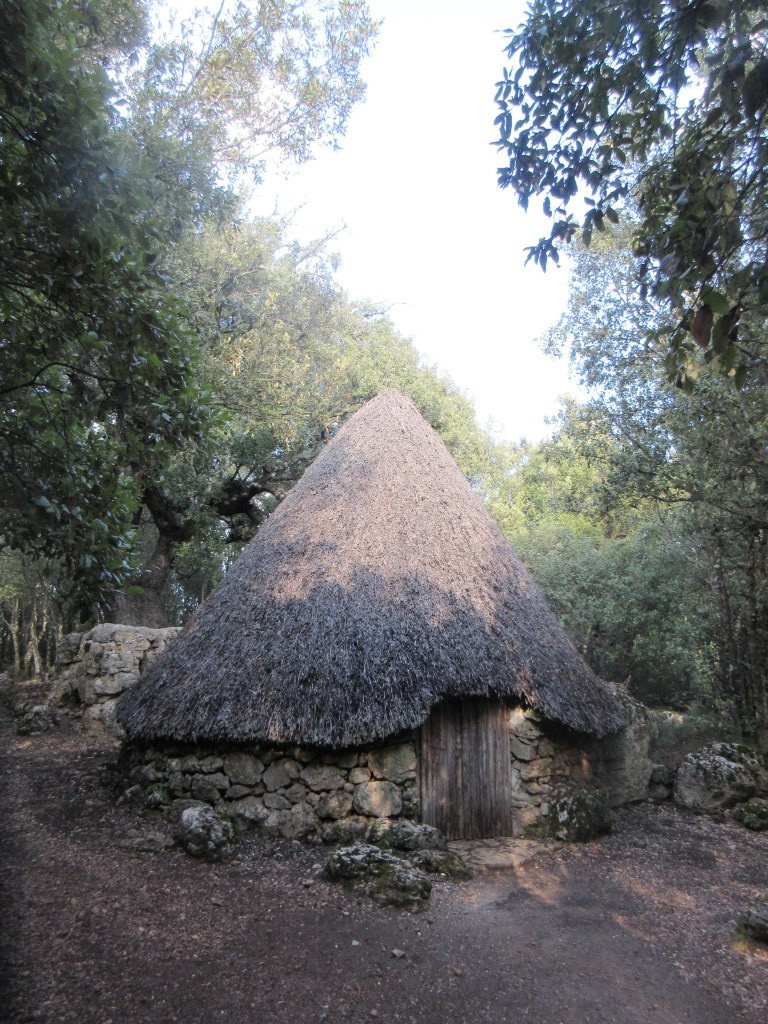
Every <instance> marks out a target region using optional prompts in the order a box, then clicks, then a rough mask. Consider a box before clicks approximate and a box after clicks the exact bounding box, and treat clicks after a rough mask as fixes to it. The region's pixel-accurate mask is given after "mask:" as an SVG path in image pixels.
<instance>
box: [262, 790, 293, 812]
mask: <svg viewBox="0 0 768 1024" xmlns="http://www.w3.org/2000/svg"><path fill="white" fill-rule="evenodd" d="M262 801H263V803H264V806H265V807H267V808H269V810H270V811H289V810H290V809H291V801H290V800H286V798H285V797H284V796H281V794H280V793H265V794H264V796H263V797H262Z"/></svg>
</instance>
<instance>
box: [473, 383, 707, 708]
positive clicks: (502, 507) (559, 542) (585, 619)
mask: <svg viewBox="0 0 768 1024" xmlns="http://www.w3.org/2000/svg"><path fill="white" fill-rule="evenodd" d="M616 449H617V439H616V437H615V436H614V433H613V431H612V429H611V425H610V423H609V422H608V421H607V420H606V417H605V415H604V413H603V411H602V410H601V409H599V408H591V407H589V406H583V405H579V404H577V403H576V402H575V401H573V400H567V401H565V402H564V405H563V408H562V410H561V413H560V415H559V417H558V419H557V423H556V429H555V431H554V433H553V435H552V437H551V438H547V439H545V440H544V441H541V442H537V443H536V444H530V443H522V444H521V445H519V446H515V445H506V446H500V449H499V450H497V451H496V452H495V453H494V455H495V472H494V473H492V474H489V476H488V478H487V481H486V487H487V491H488V494H487V503H488V507H489V510H490V511H491V513H492V514H493V515H494V518H495V519H496V520H497V522H499V525H500V526H501V528H502V530H503V531H504V533H505V534H506V536H507V537H508V538H509V539H510V541H511V542H512V544H513V545H514V546H515V548H516V550H517V551H518V553H519V554H520V556H521V557H522V559H523V561H524V562H525V563H526V565H527V566H528V567H529V569H530V570H531V571H532V573H533V575H534V578H535V579H536V582H537V583H538V585H539V586H540V587H541V588H542V590H543V592H544V594H545V596H546V597H547V600H548V601H549V603H550V605H551V606H552V608H553V610H554V611H555V613H556V615H557V616H558V618H559V620H560V623H561V624H562V626H563V627H564V628H565V630H566V632H567V633H568V635H569V636H570V638H571V639H572V640H573V642H574V643H575V644H576V646H577V647H578V649H579V650H580V651H581V653H582V654H583V656H584V657H585V658H586V659H587V661H588V662H589V664H590V665H591V667H592V668H593V669H594V671H595V672H596V673H597V674H598V675H600V676H602V677H603V678H606V679H614V680H618V681H626V680H629V685H630V689H631V692H632V693H633V694H634V695H635V696H637V697H639V698H640V699H641V700H643V701H645V702H646V703H649V704H653V705H662V706H667V707H668V706H670V705H671V706H674V707H682V706H687V705H688V704H690V703H691V702H692V701H699V702H700V703H706V704H708V705H711V703H712V698H713V697H714V695H715V690H716V687H715V679H714V670H715V666H714V664H713V658H712V657H711V655H710V652H709V647H708V644H709V639H710V637H709V634H708V632H707V627H708V623H707V619H706V616H703V615H702V614H701V609H702V606H705V605H706V604H707V601H708V587H707V579H706V573H705V572H704V570H703V568H702V566H701V564H700V558H699V552H698V550H697V548H696V545H695V544H694V543H692V541H691V539H690V536H689V531H688V530H687V528H686V523H685V519H684V517H683V516H681V515H680V514H678V512H677V511H676V510H673V511H671V512H670V511H667V510H664V509H663V508H661V507H659V506H658V505H657V504H656V503H654V502H651V501H649V500H647V499H640V498H638V497H637V495H636V494H634V493H633V491H632V488H628V489H626V491H624V492H622V493H620V492H619V491H618V489H617V488H616V487H615V486H611V487H610V489H609V488H608V486H607V485H608V471H609V469H610V467H611V465H612V462H613V460H614V458H615V456H616Z"/></svg>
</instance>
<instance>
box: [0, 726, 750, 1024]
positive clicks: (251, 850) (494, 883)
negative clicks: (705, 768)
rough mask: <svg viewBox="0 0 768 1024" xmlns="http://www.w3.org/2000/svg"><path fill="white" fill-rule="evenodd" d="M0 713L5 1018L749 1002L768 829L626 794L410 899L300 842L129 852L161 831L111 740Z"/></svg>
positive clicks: (710, 1016)
mask: <svg viewBox="0 0 768 1024" xmlns="http://www.w3.org/2000/svg"><path fill="white" fill-rule="evenodd" d="M0 733H1V735H0V743H1V746H0V750H2V753H1V754H0V822H2V825H1V826H0V828H2V832H3V837H2V838H3V841H2V845H1V846H0V895H1V896H2V898H3V904H2V906H3V908H4V910H3V914H2V921H3V930H2V938H0V984H2V992H0V1020H2V1021H3V1022H8V1024H17V1022H18V1024H22V1022H26V1021H44V1022H66V1024H70V1022H71V1024H75V1022H77V1024H145V1022H146V1024H149V1022H153V1024H172V1022H175V1021H184V1022H185V1024H198V1022H199V1024H212V1022H214V1021H222V1020H226V1021H228V1022H234V1024H240V1022H254V1024H255V1022H261V1021H263V1020H268V1021H270V1022H274V1024H283V1022H285V1024H288V1022H291V1024H295V1022H307V1024H315V1022H321V1021H334V1022H336V1021H340V1022H347V1021H349V1022H364V1021H365V1022H369V1024H370V1021H372V1020H378V1021H382V1022H385V1021H386V1022H400V1021H402V1022H427V1024H430V1022H434V1024H438V1022H439V1024H464V1022H467V1024H469V1022H472V1024H477V1022H485V1021H488V1022H491V1021H493V1022H494V1024H504V1022H510V1024H511V1022H516V1024H520V1022H521V1021H522V1022H525V1021H535V1022H536V1024H735V1022H745V1024H765V1022H766V1020H768V947H760V946H757V945H754V944H750V943H747V942H745V941H743V940H739V939H738V938H737V937H736V935H735V929H736V919H737V916H738V912H739V910H740V909H741V908H742V907H743V906H744V905H745V904H746V903H747V902H748V900H749V899H751V898H754V897H756V896H758V895H761V894H762V893H763V892H764V891H765V890H766V889H767V888H768V835H766V834H763V835H755V834H752V833H749V832H747V831H746V830H743V829H741V828H740V827H739V826H737V825H735V824H732V823H724V824H721V823H715V822H712V821H709V820H708V819H704V818H697V817H694V816H691V815H688V814H684V813H683V812H681V811H679V810H677V809H675V808H674V807H672V806H662V807H653V806H650V805H644V806H641V807H637V808H634V809H631V810H627V811H623V812H621V813H620V814H619V816H618V820H617V829H616V832H615V834H614V835H613V836H611V837H609V838H607V839H604V840H602V841H600V842H597V843H591V844H587V845H583V846H572V847H567V848H564V849H562V850H553V851H552V852H550V853H545V854H543V855H542V856H540V857H538V858H537V859H536V860H534V861H532V862H529V863H528V864H526V865H525V866H524V867H522V868H520V869H518V870H517V871H516V872H512V871H509V872H497V873H491V874H488V875H485V876H482V877H479V878H477V879H475V880H473V881H470V882H463V883H442V882H441V883H438V884H437V885H436V886H435V889H434V891H433V896H432V900H431V904H430V905H429V906H428V908H427V909H426V910H425V911H424V912H423V913H421V914H415V915H414V914H408V913H404V912H399V911H395V910H392V909H379V908H376V907H375V906H374V905H373V904H371V903H370V902H368V901H367V900H365V899H360V898H357V897H355V896H353V895H351V894H349V893H347V892H346V891H345V890H344V889H341V888H338V887H335V886H332V885H330V884H329V883H326V882H325V881H323V880H322V879H321V878H320V877H319V869H320V865H321V863H322V860H323V858H324V855H325V853H326V851H324V850H322V849H318V848H313V847H307V846H303V845H301V844H298V843H285V842H268V841H265V840H261V839H259V838H258V837H256V836H254V835H249V836H247V837H246V838H245V839H244V840H242V841H241V843H240V845H239V848H238V853H237V855H236V857H235V859H234V860H233V861H232V862H230V863H228V864H217V865H207V864H203V863H199V862H197V861H195V860H193V859H192V858H190V857H188V856H187V855H186V854H184V853H183V852H182V851H181V850H179V849H178V848H170V849H165V850H162V851H160V852H156V853H149V852H137V851H136V849H135V847H136V846H137V845H142V843H143V842H144V841H145V839H146V837H147V835H150V836H155V837H156V838H155V841H157V840H158V839H162V838H163V837H165V838H170V832H171V830H170V826H169V825H167V824H166V823H164V822H160V821H157V820H151V819H149V818H141V817H139V816H137V813H136V811H135V810H133V809H131V808H129V807H126V806H118V805H117V804H116V800H115V792H114V790H113V788H112V785H111V775H110V770H109V766H110V764H112V763H113V762H114V758H115V752H114V750H111V749H106V748H105V749H95V748H93V747H89V746H88V745H87V744H86V743H85V741H84V740H83V738H82V736H81V734H80V733H79V732H77V731H75V730H70V731H66V730H56V731H53V732H50V733H45V734H42V735H39V736H28V737H22V736H16V735H15V734H14V732H13V729H12V721H11V718H10V716H9V715H8V714H4V717H3V720H2V721H1V722H0ZM395 949H396V950H399V951H402V953H403V954H404V955H403V956H395V955H393V952H392V951H393V950H395Z"/></svg>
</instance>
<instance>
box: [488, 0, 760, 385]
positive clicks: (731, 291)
mask: <svg viewBox="0 0 768 1024" xmlns="http://www.w3.org/2000/svg"><path fill="white" fill-rule="evenodd" d="M764 14H765V4H764V3H763V2H762V0H738V2H732V0H696V2H694V3H689V4H679V3H676V2H672V0H632V2H630V3H625V4H619V5H612V4H606V3H605V2H604V0H534V2H533V3H532V4H531V5H530V7H529V9H528V14H527V17H526V20H525V21H524V22H523V24H522V25H521V26H520V28H519V29H518V30H516V31H512V30H509V35H510V40H509V43H508V46H507V50H506V52H507V56H508V57H509V60H510V66H509V67H508V68H507V69H505V71H504V77H503V79H502V81H501V82H499V83H498V86H497V93H496V99H497V103H498V105H499V107H500V113H499V115H498V117H497V125H498V128H499V139H498V146H499V149H500V150H501V151H502V152H503V153H504V154H505V155H506V157H507V158H508V164H507V165H506V166H502V167H501V168H500V169H499V183H500V185H501V186H502V187H509V188H512V189H514V190H515V191H516V192H517V195H518V199H519V202H520V204H521V205H522V206H523V207H524V208H527V206H528V204H529V202H530V200H531V199H533V198H535V197H538V196H542V197H543V210H544V213H545V214H546V215H547V216H548V217H550V218H551V219H552V227H551V230H550V233H549V235H548V236H545V237H542V238H540V239H539V241H538V242H537V243H536V244H535V245H533V246H531V247H530V248H529V249H528V259H533V260H534V262H536V263H538V264H539V265H540V266H541V267H542V268H544V269H545V268H546V266H547V262H548V260H550V259H552V260H555V261H557V259H558V255H559V249H560V247H561V246H562V244H563V243H564V242H569V241H570V240H571V239H572V238H573V237H574V235H575V234H576V232H577V231H578V230H579V229H580V230H581V236H582V238H583V240H584V242H585V243H586V244H587V245H588V244H589V242H590V240H591V238H592V235H593V232H594V231H595V230H597V231H603V230H604V229H605V227H606V225H607V224H608V223H616V222H617V220H618V217H619V212H618V211H619V208H620V207H621V205H622V203H623V202H624V201H625V200H627V198H628V197H630V196H631V197H632V198H633V201H634V203H635V204H636V207H637V210H638V211H639V221H638V223H637V226H636V231H635V240H634V247H635V251H636V253H637V254H638V256H640V258H641V259H640V264H639V267H638V271H639V278H640V280H641V282H642V283H641V288H642V289H643V290H644V291H645V290H649V291H651V292H652V293H653V294H654V295H655V296H657V297H659V298H663V299H665V300H667V301H668V302H669V304H670V307H671V308H672V309H674V310H675V315H674V317H672V319H671V321H670V322H669V323H666V324H664V325H663V326H662V327H661V328H660V331H661V333H662V334H663V336H664V338H665V340H666V345H667V357H666V364H665V369H666V372H667V373H668V374H669V375H670V377H672V378H677V379H678V380H679V382H680V383H683V384H686V383H687V375H686V371H685V363H686V360H687V358H688V355H689V354H690V352H691V351H692V350H695V348H696V347H699V348H700V349H701V350H702V351H703V352H704V353H705V354H706V357H707V359H708V360H709V361H710V362H711V363H713V364H714V365H715V366H716V367H717V368H718V369H720V370H722V371H723V372H726V373H731V374H734V375H737V377H738V382H741V381H742V380H743V379H744V376H745V374H746V372H747V368H748V367H749V366H751V365H756V364H757V365H761V366H762V365H763V359H762V355H761V353H760V352H759V351H758V346H757V344H756V335H759V333H760V331H761V330H762V322H763V319H764V307H765V304H766V302H768V249H767V246H768V225H767V224H766V219H765V208H766V204H767V203H768V147H766V139H765V129H766V123H767V121H768V19H766V18H765V17H764ZM579 202H581V210H580V213H579V214H578V216H577V214H576V213H575V212H574V208H576V210H577V211H578V210H579Z"/></svg>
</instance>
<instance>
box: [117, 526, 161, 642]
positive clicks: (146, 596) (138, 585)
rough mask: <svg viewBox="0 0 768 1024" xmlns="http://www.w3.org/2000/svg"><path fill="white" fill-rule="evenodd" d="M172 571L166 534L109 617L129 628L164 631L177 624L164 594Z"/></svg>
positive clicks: (118, 600) (159, 540) (120, 596)
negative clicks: (169, 614)
mask: <svg viewBox="0 0 768 1024" xmlns="http://www.w3.org/2000/svg"><path fill="white" fill-rule="evenodd" d="M170 570H171V543H170V541H169V540H168V539H167V538H165V537H163V536H162V534H161V535H160V536H159V537H158V538H157V543H156V544H155V549H154V551H153V552H152V554H151V555H150V556H149V558H148V559H147V561H146V562H145V563H144V565H143V566H142V567H141V569H140V570H139V572H138V573H137V574H136V576H135V577H133V578H132V579H131V582H130V585H129V586H128V588H127V589H128V591H129V592H127V593H125V594H120V595H119V597H118V598H117V601H116V602H115V605H114V606H113V608H112V609H110V610H109V614H110V616H111V617H113V621H115V622H119V623H122V624H123V625H125V626H151V627H154V628H155V629H164V628H165V627H166V626H171V625H173V623H172V622H170V620H169V619H168V616H167V615H166V614H165V611H164V609H163V605H162V601H161V598H160V594H161V591H162V589H163V587H164V586H165V583H166V581H167V579H168V573H169V572H170Z"/></svg>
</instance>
